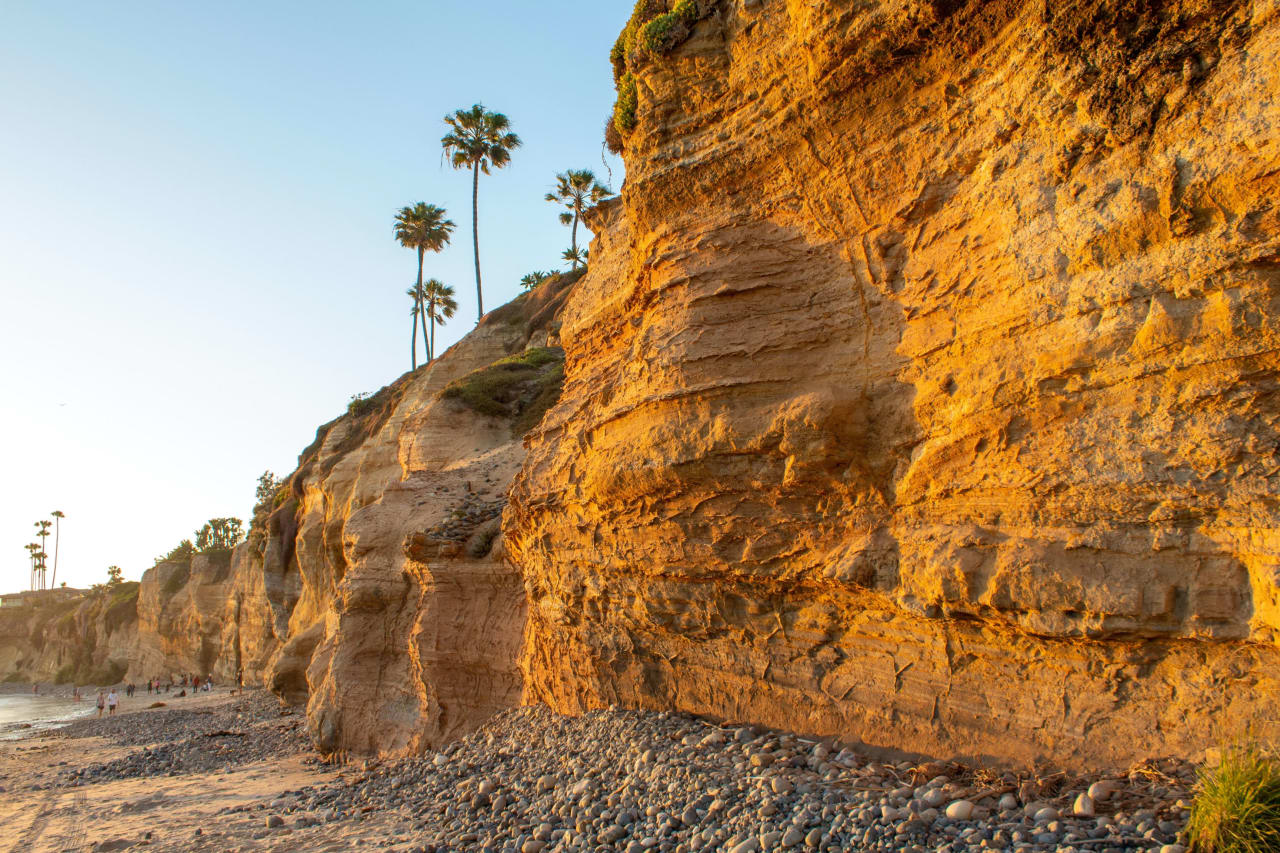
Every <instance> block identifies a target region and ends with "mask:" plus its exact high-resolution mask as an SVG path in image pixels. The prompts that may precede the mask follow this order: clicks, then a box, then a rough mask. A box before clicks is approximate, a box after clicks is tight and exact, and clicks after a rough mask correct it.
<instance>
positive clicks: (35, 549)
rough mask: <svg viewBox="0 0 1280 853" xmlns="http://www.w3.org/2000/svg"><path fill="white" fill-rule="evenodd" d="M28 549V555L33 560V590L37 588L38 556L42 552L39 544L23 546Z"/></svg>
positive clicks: (32, 543)
mask: <svg viewBox="0 0 1280 853" xmlns="http://www.w3.org/2000/svg"><path fill="white" fill-rule="evenodd" d="M22 547H23V548H26V549H27V555H28V556H29V557H30V558H31V588H32V589H35V588H36V554H37V553H39V551H40V544H39V543H38V542H30V543H28V544H26V545H23V546H22Z"/></svg>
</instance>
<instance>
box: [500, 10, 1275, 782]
mask: <svg viewBox="0 0 1280 853" xmlns="http://www.w3.org/2000/svg"><path fill="white" fill-rule="evenodd" d="M639 90H640V109H639V126H638V128H637V129H636V131H634V132H633V133H632V134H631V135H630V136H629V137H628V139H627V151H626V154H625V156H626V160H627V184H626V187H625V191H624V194H623V199H622V201H621V202H620V203H619V204H615V205H611V206H607V207H606V208H605V209H603V210H602V211H601V212H600V213H599V214H598V222H597V223H596V224H597V226H598V227H599V228H603V229H604V234H603V236H602V237H601V238H600V239H598V240H597V241H596V243H595V245H594V246H593V247H592V265H591V271H590V273H589V274H588V276H587V277H586V278H585V279H584V280H583V281H582V282H581V283H580V284H579V285H578V286H577V288H576V289H575V291H574V293H573V294H572V296H571V299H570V302H569V304H568V306H567V308H566V310H565V314H564V325H563V329H562V332H561V334H562V341H563V343H564V346H565V348H566V351H567V356H568V361H567V383H566V389H565V393H564V396H563V397H562V398H561V401H560V403H559V405H558V406H557V407H556V408H554V409H553V410H552V411H551V412H550V413H549V414H548V416H547V418H546V419H545V420H544V421H543V423H542V425H541V427H540V428H539V429H538V430H536V431H535V432H534V433H532V434H531V435H530V437H529V439H528V445H529V452H528V457H527V459H526V460H525V463H524V468H523V471H522V473H521V475H520V477H519V478H518V480H517V482H516V485H515V487H514V489H513V494H512V503H511V505H510V506H509V508H508V510H507V513H506V516H505V520H504V530H505V533H506V537H507V547H508V549H509V551H510V554H511V558H512V560H513V561H514V562H515V564H517V565H518V566H519V567H520V569H521V570H522V571H523V572H524V575H525V579H526V585H527V589H528V595H529V619H528V624H527V628H526V633H525V648H524V652H523V661H522V667H523V671H524V677H525V691H526V698H527V699H531V700H540V701H546V702H548V703H550V704H551V705H552V706H553V707H555V708H557V709H560V710H565V711H579V710H583V709H586V708H591V707H599V706H601V705H607V704H610V703H615V702H617V703H621V704H624V705H632V706H640V707H650V708H676V709H681V710H686V711H692V712H697V713H706V714H710V715H713V716H719V717H725V718H731V719H735V720H751V721H756V722H761V723H767V724H771V725H776V726H781V727H785V728H790V729H798V730H801V731H809V732H817V733H823V734H840V735H844V736H847V737H850V738H854V739H860V740H864V741H866V742H869V743H874V744H880V745H885V746H896V747H902V746H908V747H913V748H916V749H919V750H922V751H927V752H935V753H947V754H953V755H970V756H981V755H990V756H998V757H1001V758H1005V759H1015V760H1031V759H1036V758H1042V757H1043V758H1051V759H1053V760H1056V761H1060V762H1065V763H1068V764H1070V763H1077V764H1079V763H1098V762H1114V763H1123V762H1126V761H1129V760H1132V759H1135V758H1141V757H1146V756H1148V755H1152V754H1186V755H1194V754H1196V753H1197V752H1198V751H1200V750H1202V749H1203V748H1204V747H1205V746H1207V745H1210V744H1212V743H1214V742H1216V740H1217V738H1218V737H1219V736H1220V735H1221V734H1222V732H1224V731H1233V730H1236V729H1238V728H1240V727H1242V726H1244V725H1246V724H1249V723H1251V722H1257V721H1259V720H1261V719H1264V718H1266V717H1268V716H1271V715H1270V713H1269V709H1270V708H1271V706H1272V704H1273V699H1274V696H1275V695H1276V688H1277V686H1278V682H1277V679H1278V677H1280V649H1278V648H1277V645H1278V638H1280V634H1277V631H1280V571H1278V567H1280V536H1278V535H1277V533H1276V525H1277V520H1278V519H1280V507H1278V506H1277V502H1276V499H1275V495H1276V494H1277V486H1280V482H1278V479H1277V478H1278V475H1277V471H1278V466H1277V463H1276V458H1277V456H1276V450H1277V442H1278V439H1280V434H1278V431H1277V430H1278V420H1280V396H1278V394H1277V391H1278V389H1280V382H1278V374H1277V369H1278V368H1280V355H1278V354H1277V353H1278V352H1280V314H1278V311H1277V309H1278V308H1280V305H1278V304H1277V303H1278V298H1280V236H1278V235H1280V206H1278V205H1277V203H1276V198H1277V197H1280V109H1277V107H1276V95H1277V93H1280V11H1278V10H1277V4H1276V3H1275V2H1255V3H1247V2H1210V0H1187V2H1175V3H1165V4H1155V3H1151V4H1133V3H1121V2H1118V0H1117V2H1102V0H1092V2H1083V0H1081V2H1068V3H1050V4H1038V3H1035V4H1027V3H1012V2H999V0H996V1H995V2H976V0H974V2H959V0H952V2H940V0H939V1H937V2H910V0H879V2H877V0H866V1H865V2H858V3H847V2H835V0H813V1H812V2H808V0H806V2H799V0H765V2H753V3H741V2H723V3H722V4H721V5H720V11H719V13H718V14H717V15H716V16H715V17H713V18H712V19H710V20H707V21H703V22H701V23H700V24H699V25H698V26H697V28H696V30H695V32H694V35H693V36H692V38H691V39H690V40H689V41H688V42H686V43H685V44H684V45H683V46H681V47H680V48H679V49H678V50H677V51H676V52H675V54H674V55H672V56H669V57H665V58H661V59H656V60H654V61H652V62H650V63H649V64H648V65H647V66H646V67H645V68H644V69H643V71H642V72H641V73H640V75H639Z"/></svg>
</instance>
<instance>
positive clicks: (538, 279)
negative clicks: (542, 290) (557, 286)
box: [520, 270, 552, 290]
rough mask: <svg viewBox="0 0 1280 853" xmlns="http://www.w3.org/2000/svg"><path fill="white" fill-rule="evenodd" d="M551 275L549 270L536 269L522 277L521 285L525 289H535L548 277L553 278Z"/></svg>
mask: <svg viewBox="0 0 1280 853" xmlns="http://www.w3.org/2000/svg"><path fill="white" fill-rule="evenodd" d="M551 275H552V274H551V273H549V272H543V271H542V270H534V271H533V272H531V273H526V274H525V276H524V278H522V279H520V286H521V287H523V288H524V289H525V290H533V289H534V288H535V287H537V286H538V285H540V284H542V283H543V282H544V281H546V280H547V279H549V278H551Z"/></svg>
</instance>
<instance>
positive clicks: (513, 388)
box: [441, 347, 564, 432]
mask: <svg viewBox="0 0 1280 853" xmlns="http://www.w3.org/2000/svg"><path fill="white" fill-rule="evenodd" d="M563 385H564V351H563V350H560V349H558V348H555V347H534V348H532V349H528V350H525V351H524V352H522V353H520V354H519V355H513V356H510V357H508V358H504V359H501V360H500V361H495V362H494V363H493V364H491V365H489V366H488V367H483V368H481V369H479V370H475V371H472V372H471V373H469V374H467V375H466V376H464V377H463V378H461V379H459V380H458V381H456V382H453V383H451V384H449V385H448V386H446V387H445V389H444V391H442V392H441V396H442V397H445V398H447V399H451V400H457V401H458V402H460V403H462V404H463V405H465V406H466V407H467V408H469V409H471V410H472V411H474V412H479V413H480V414H482V415H490V416H492V417H496V418H511V419H512V429H513V431H517V432H520V431H523V430H527V429H528V428H529V427H530V426H532V425H533V424H534V423H537V421H538V420H540V419H541V418H542V415H543V414H544V413H545V412H546V410H547V408H549V407H550V406H551V405H552V404H553V403H554V402H555V401H556V400H558V399H559V398H560V389H561V388H562V387H563Z"/></svg>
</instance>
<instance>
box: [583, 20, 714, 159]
mask: <svg viewBox="0 0 1280 853" xmlns="http://www.w3.org/2000/svg"><path fill="white" fill-rule="evenodd" d="M713 8H714V4H713V3H709V2H706V1H705V0H637V2H636V5H635V8H634V9H632V11H631V18H630V20H628V21H627V25H626V27H624V28H623V30H622V32H621V34H619V35H618V40H617V41H616V42H614V44H613V49H612V50H611V51H610V52H609V61H610V62H611V63H612V65H613V83H614V86H615V87H616V88H617V90H618V99H617V101H616V103H615V104H614V108H613V125H614V128H615V129H616V130H617V131H618V133H619V134H622V135H625V134H627V133H629V132H631V131H632V130H634V129H635V126H636V108H637V106H638V105H639V93H638V91H637V89H636V78H635V71H636V69H637V68H639V66H640V65H641V64H643V63H644V62H645V61H648V60H652V59H656V58H658V57H660V56H664V55H666V54H668V53H670V52H671V51H673V50H675V48H676V47H678V46H679V45H680V43H681V42H683V41H684V40H685V39H686V38H688V37H689V33H690V31H691V30H692V28H693V25H694V24H696V23H697V22H698V21H700V20H701V19H702V18H705V17H706V16H707V15H709V14H710V13H711V11H712V9H713ZM606 138H607V139H608V141H609V142H610V145H609V147H610V149H611V150H614V151H615V153H617V151H618V150H620V149H621V145H620V144H619V145H617V146H615V145H614V144H613V142H614V139H613V136H612V134H609V133H607V132H606ZM619 141H620V140H619Z"/></svg>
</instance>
